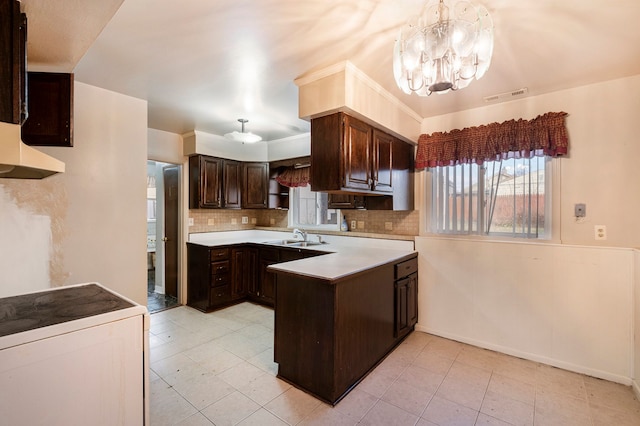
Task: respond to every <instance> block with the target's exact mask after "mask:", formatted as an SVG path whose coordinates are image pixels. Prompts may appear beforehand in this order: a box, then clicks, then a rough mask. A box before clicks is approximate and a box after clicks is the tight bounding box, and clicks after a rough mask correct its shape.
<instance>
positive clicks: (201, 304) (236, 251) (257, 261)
mask: <svg viewBox="0 0 640 426" xmlns="http://www.w3.org/2000/svg"><path fill="white" fill-rule="evenodd" d="M320 254H325V253H323V252H317V251H313V250H307V249H298V248H280V247H265V246H260V245H255V244H237V245H232V246H223V247H220V246H214V247H208V246H205V245H200V244H194V243H187V305H189V306H191V307H194V308H196V309H199V310H201V311H204V312H210V311H213V310H215V309H219V308H222V307H225V306H228V305H231V304H234V303H239V302H242V301H244V300H247V299H249V300H251V301H253V302H256V303H260V304H263V305H267V306H271V307H273V306H274V303H275V289H276V275H275V274H274V273H273V272H271V271H268V270H267V267H268V266H269V265H273V264H274V263H279V262H288V261H290V260H296V259H303V258H305V257H309V256H318V255H320Z"/></svg>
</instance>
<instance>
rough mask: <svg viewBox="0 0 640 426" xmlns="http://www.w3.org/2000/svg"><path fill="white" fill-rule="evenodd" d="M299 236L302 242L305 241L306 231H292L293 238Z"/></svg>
mask: <svg viewBox="0 0 640 426" xmlns="http://www.w3.org/2000/svg"><path fill="white" fill-rule="evenodd" d="M296 235H300V236H301V237H302V241H307V231H305V230H304V229H298V228H295V229H294V230H293V236H294V237H295V236H296Z"/></svg>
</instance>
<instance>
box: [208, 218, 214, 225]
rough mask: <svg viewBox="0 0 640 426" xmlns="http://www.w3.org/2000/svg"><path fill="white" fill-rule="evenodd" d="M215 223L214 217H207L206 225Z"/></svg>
mask: <svg viewBox="0 0 640 426" xmlns="http://www.w3.org/2000/svg"><path fill="white" fill-rule="evenodd" d="M215 224H216V220H215V219H207V225H209V226H213V225H215Z"/></svg>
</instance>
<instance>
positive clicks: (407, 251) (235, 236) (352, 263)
mask: <svg viewBox="0 0 640 426" xmlns="http://www.w3.org/2000/svg"><path fill="white" fill-rule="evenodd" d="M321 235H322V237H323V240H325V241H326V242H327V244H320V245H314V246H310V247H295V248H299V249H300V250H312V251H316V252H318V251H324V252H327V254H326V255H322V256H316V257H311V258H306V259H300V260H293V261H289V262H284V263H277V264H274V265H271V266H269V270H271V271H272V272H277V273H286V274H294V275H301V276H305V277H310V278H317V279H323V280H329V281H337V280H340V279H343V278H345V277H348V276H352V275H354V274H358V273H361V272H364V271H366V270H368V269H371V268H375V267H377V266H380V265H384V264H387V263H391V262H397V261H401V260H404V259H407V258H409V257H411V256H412V255H415V250H414V241H413V239H412V240H387V239H379V238H360V237H351V236H342V235H339V236H338V235H325V234H321ZM290 238H292V233H291V232H283V231H265V230H248V231H224V232H207V233H201V234H190V235H189V242H190V243H195V244H201V245H205V246H209V247H214V246H221V245H232V244H243V243H253V244H264V245H265V246H269V245H271V244H269V242H270V241H274V240H278V239H290ZM313 239H314V236H313V235H310V238H309V240H313ZM275 246H276V247H282V248H286V247H287V246H286V245H275Z"/></svg>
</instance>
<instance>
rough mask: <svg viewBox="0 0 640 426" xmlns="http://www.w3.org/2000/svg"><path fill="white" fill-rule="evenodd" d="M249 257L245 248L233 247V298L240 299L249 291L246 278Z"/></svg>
mask: <svg viewBox="0 0 640 426" xmlns="http://www.w3.org/2000/svg"><path fill="white" fill-rule="evenodd" d="M246 260H247V257H246V256H245V249H244V248H234V249H231V298H232V299H238V298H240V297H242V296H244V295H245V293H246V291H247V287H246V285H247V280H246V279H245V276H246V273H245V272H246V270H247V265H246V264H245V263H246Z"/></svg>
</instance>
